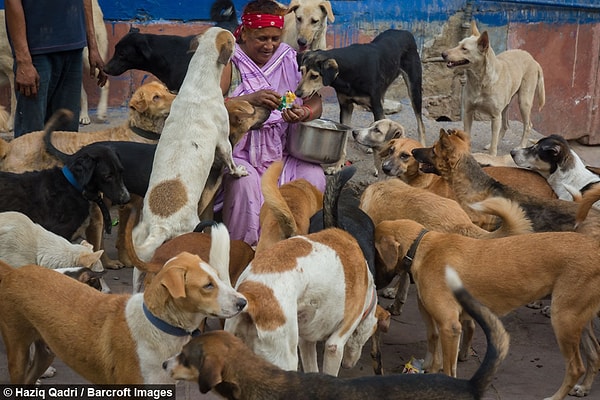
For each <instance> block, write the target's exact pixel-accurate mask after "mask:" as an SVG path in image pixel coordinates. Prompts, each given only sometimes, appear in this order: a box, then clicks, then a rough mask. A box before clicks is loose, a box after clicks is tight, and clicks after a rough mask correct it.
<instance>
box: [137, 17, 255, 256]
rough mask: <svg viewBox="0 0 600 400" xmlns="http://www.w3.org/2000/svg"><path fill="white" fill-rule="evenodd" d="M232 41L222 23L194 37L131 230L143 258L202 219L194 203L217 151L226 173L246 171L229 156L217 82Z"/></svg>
mask: <svg viewBox="0 0 600 400" xmlns="http://www.w3.org/2000/svg"><path fill="white" fill-rule="evenodd" d="M234 44H235V40H234V37H233V35H232V34H231V32H229V31H226V30H225V29H222V28H217V27H212V28H209V29H208V30H207V31H206V32H205V33H203V34H202V35H200V36H198V47H197V50H196V51H195V52H194V56H193V57H192V60H191V62H190V66H189V69H188V73H187V74H186V76H185V79H184V81H183V84H182V86H181V89H180V90H179V94H178V95H177V97H176V98H175V100H173V104H172V106H171V112H170V114H169V117H167V120H166V122H165V127H164V129H163V133H164V134H167V135H166V136H163V137H162V140H160V141H159V142H158V145H157V147H156V153H155V155H154V163H153V165H154V166H156V167H153V168H152V173H151V174H150V181H149V184H148V192H147V194H146V196H145V197H144V206H143V209H142V218H141V220H140V222H139V223H138V225H137V226H136V227H135V229H134V230H133V242H134V244H135V251H136V253H137V254H138V256H139V258H140V259H142V260H143V261H148V260H150V258H152V255H153V254H154V251H155V250H156V249H157V248H158V246H160V245H161V244H162V243H163V242H164V241H165V240H168V239H170V238H172V237H174V236H177V235H180V234H182V233H186V232H190V231H192V230H193V229H194V227H195V226H196V225H197V224H198V222H200V219H199V217H198V202H199V200H200V196H201V194H202V190H203V188H204V186H205V184H206V181H207V180H208V177H209V174H210V169H211V166H212V164H213V161H214V159H215V152H216V153H217V156H218V157H219V158H220V159H223V160H226V161H225V163H226V166H227V167H228V168H229V171H230V172H229V173H230V174H232V175H234V176H236V177H241V176H244V175H247V172H246V170H245V168H243V167H242V166H239V167H238V166H236V165H235V164H234V161H233V158H232V156H231V143H230V142H229V137H228V136H229V122H228V121H229V116H228V114H227V109H226V108H225V104H224V102H223V94H222V92H221V88H220V86H219V81H220V77H221V73H222V72H223V67H224V66H225V64H227V63H228V62H229V59H230V58H231V55H232V54H233V49H234ZM215 149H216V151H215Z"/></svg>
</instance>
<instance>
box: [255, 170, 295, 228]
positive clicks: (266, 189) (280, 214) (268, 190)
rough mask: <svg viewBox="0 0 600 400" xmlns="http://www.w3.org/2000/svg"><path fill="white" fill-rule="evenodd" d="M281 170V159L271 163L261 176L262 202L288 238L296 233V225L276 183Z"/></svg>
mask: <svg viewBox="0 0 600 400" xmlns="http://www.w3.org/2000/svg"><path fill="white" fill-rule="evenodd" d="M281 171H283V161H275V162H274V163H272V164H271V165H270V166H269V168H267V170H266V171H265V173H264V174H263V176H262V178H261V189H262V193H263V197H264V198H265V203H264V204H265V205H266V206H267V207H269V210H271V212H272V213H273V215H275V218H276V219H277V222H278V224H279V228H280V229H281V233H282V235H283V237H284V238H290V237H292V236H296V235H297V234H298V225H297V224H296V220H295V219H294V214H293V213H292V210H290V207H289V205H288V203H287V202H286V201H285V199H284V198H283V196H282V195H281V191H280V190H279V185H278V184H277V182H278V181H279V176H280V175H281Z"/></svg>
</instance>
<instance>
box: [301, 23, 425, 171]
mask: <svg viewBox="0 0 600 400" xmlns="http://www.w3.org/2000/svg"><path fill="white" fill-rule="evenodd" d="M299 59H300V60H299V62H298V64H299V66H300V71H301V72H302V78H301V80H300V83H299V84H298V87H297V88H296V91H295V93H296V96H298V97H302V98H304V97H310V96H312V95H314V94H315V93H317V92H318V91H319V90H320V89H321V88H322V87H324V86H331V87H333V88H334V89H335V92H336V95H337V98H338V102H339V104H340V122H341V123H342V124H344V125H348V126H349V125H351V123H352V111H353V109H354V104H359V105H362V106H365V107H366V108H367V109H369V110H371V111H372V112H373V117H374V119H375V120H376V121H378V120H380V119H384V118H385V115H384V112H383V98H384V96H385V92H386V91H387V89H388V87H389V86H390V85H391V83H392V82H393V81H394V80H395V79H396V78H397V77H398V76H399V75H400V74H402V77H403V78H404V82H405V83H406V86H407V88H408V93H409V96H410V100H411V104H412V108H413V111H414V113H415V117H416V119H417V130H418V132H419V140H420V141H421V143H423V145H425V144H424V143H425V126H424V125H423V119H422V115H421V107H422V88H421V85H422V68H421V59H420V58H419V53H418V51H417V45H416V43H415V38H414V37H413V35H412V34H411V33H410V32H408V31H403V30H395V29H389V30H387V31H385V32H383V33H381V34H379V35H378V36H377V37H375V39H373V41H372V42H371V43H366V44H353V45H351V46H348V47H343V48H337V49H331V50H314V51H307V52H304V53H302V55H301V56H299ZM342 156H343V157H342V158H341V160H340V161H339V162H336V163H335V165H334V166H333V167H331V168H327V171H326V172H328V173H334V172H335V171H337V170H339V169H340V168H341V167H342V166H343V165H344V162H345V161H346V159H345V157H346V152H345V150H344V153H343V154H342Z"/></svg>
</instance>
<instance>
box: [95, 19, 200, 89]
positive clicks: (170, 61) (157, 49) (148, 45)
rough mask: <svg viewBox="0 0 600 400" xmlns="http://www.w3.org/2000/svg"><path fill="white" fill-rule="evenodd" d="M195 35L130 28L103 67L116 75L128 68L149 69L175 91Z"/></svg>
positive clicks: (179, 82) (190, 56)
mask: <svg viewBox="0 0 600 400" xmlns="http://www.w3.org/2000/svg"><path fill="white" fill-rule="evenodd" d="M195 37H196V35H190V36H177V35H154V34H151V33H140V30H139V29H138V28H134V27H131V28H130V29H129V32H128V33H127V34H126V35H125V36H123V37H122V38H121V40H119V41H118V42H117V44H116V45H115V53H114V54H113V56H112V58H111V59H110V60H109V61H108V62H107V63H106V65H105V66H104V72H105V73H106V74H107V75H112V76H118V75H121V74H122V73H124V72H126V71H129V70H130V69H139V70H141V71H146V72H150V73H151V74H153V75H154V76H156V77H157V78H158V79H159V80H160V81H161V82H163V83H164V84H165V85H167V87H168V88H169V90H172V91H175V92H177V91H178V90H179V88H181V84H182V83H183V78H185V74H186V72H187V70H188V65H189V64H190V60H191V59H192V56H193V55H194V53H193V52H192V51H190V49H191V47H192V41H193V40H194V38H195Z"/></svg>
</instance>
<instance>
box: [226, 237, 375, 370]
mask: <svg viewBox="0 0 600 400" xmlns="http://www.w3.org/2000/svg"><path fill="white" fill-rule="evenodd" d="M236 288H237V290H238V291H239V292H240V293H243V294H244V296H246V298H247V299H248V307H247V309H246V311H245V312H243V314H240V315H239V316H238V317H235V318H234V319H229V320H226V321H225V330H226V331H229V332H231V333H233V334H235V335H236V336H238V337H240V338H241V339H242V340H243V341H244V342H245V343H246V344H247V345H248V346H249V347H250V348H251V349H252V350H253V351H254V352H255V353H257V354H258V355H260V356H262V357H263V358H265V359H266V360H267V361H270V362H272V363H274V364H275V365H277V366H279V367H280V368H283V369H286V370H293V371H295V370H297V368H298V351H299V353H300V358H301V360H302V367H303V371H304V372H318V371H319V367H318V363H317V342H318V341H325V351H324V355H323V370H322V372H323V373H325V374H329V375H335V376H337V374H338V371H339V368H340V365H343V366H344V367H346V368H351V367H353V366H354V365H355V364H356V362H357V361H358V359H359V357H360V355H361V351H362V347H363V346H364V344H365V343H366V341H367V340H368V339H369V338H370V337H371V336H372V335H373V333H374V332H375V329H376V327H377V320H376V317H375V309H376V305H377V293H376V292H375V284H374V282H373V277H372V275H371V273H370V272H369V269H368V266H367V263H366V261H365V258H364V255H363V253H362V250H361V248H360V246H359V245H358V243H357V242H356V240H355V239H354V238H353V237H352V236H351V235H350V234H349V233H347V232H345V231H342V230H340V229H336V228H330V229H326V230H323V231H320V232H318V233H313V234H310V235H305V236H295V237H292V238H290V239H286V240H282V241H280V242H278V243H275V244H274V245H273V246H271V247H270V248H269V250H268V251H264V252H262V253H259V254H257V255H256V257H255V258H254V260H252V262H251V263H250V265H249V266H248V268H246V269H245V270H244V272H242V275H241V276H240V278H239V280H238V282H237V284H236Z"/></svg>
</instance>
